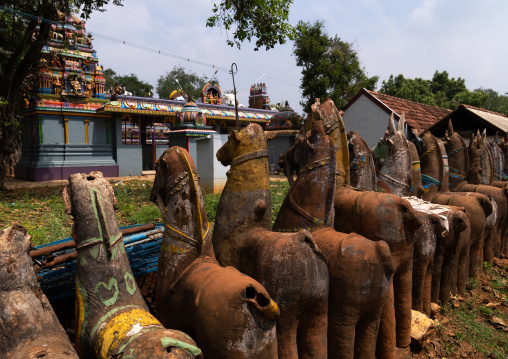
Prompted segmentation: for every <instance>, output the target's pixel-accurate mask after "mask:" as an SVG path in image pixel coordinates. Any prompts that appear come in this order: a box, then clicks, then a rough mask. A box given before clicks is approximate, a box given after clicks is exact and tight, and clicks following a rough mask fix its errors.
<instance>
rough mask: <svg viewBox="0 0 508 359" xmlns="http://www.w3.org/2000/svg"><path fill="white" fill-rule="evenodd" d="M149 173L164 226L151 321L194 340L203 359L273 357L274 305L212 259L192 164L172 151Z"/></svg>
mask: <svg viewBox="0 0 508 359" xmlns="http://www.w3.org/2000/svg"><path fill="white" fill-rule="evenodd" d="M155 168H156V171H157V172H156V175H155V181H154V184H153V189H152V193H151V196H150V199H151V200H152V201H153V202H154V203H156V204H157V206H158V207H159V209H160V211H161V214H162V217H163V219H164V224H165V230H164V239H163V242H162V250H161V253H160V257H159V270H158V275H157V285H156V301H155V305H156V312H157V317H158V318H159V320H160V321H161V323H162V324H164V325H165V326H166V327H168V328H176V329H182V330H184V329H185V330H187V331H188V332H191V333H193V334H194V336H195V338H196V342H197V343H198V345H199V347H200V348H201V350H202V351H203V355H204V357H205V358H235V359H237V358H238V359H239V358H276V357H277V338H276V329H275V318H276V317H277V316H278V315H279V310H278V308H277V305H276V304H275V303H274V302H273V300H271V298H270V296H269V294H268V293H267V292H266V290H265V289H264V288H263V287H262V286H261V284H259V283H258V282H257V281H255V280H254V279H252V278H250V277H248V276H246V275H244V274H242V273H240V272H239V271H238V270H237V269H235V268H232V267H226V268H224V267H221V266H220V265H219V263H218V262H217V261H216V260H215V255H214V253H213V248H212V241H211V235H210V224H209V223H208V219H207V216H206V212H205V208H204V202H203V195H202V192H201V187H200V185H199V176H198V174H197V172H196V167H195V165H194V162H193V160H192V157H191V156H190V155H189V153H188V152H187V151H186V150H185V149H183V148H180V147H171V148H170V149H168V150H167V151H165V152H164V153H163V154H162V156H161V157H160V158H159V160H158V161H157V162H156V165H155Z"/></svg>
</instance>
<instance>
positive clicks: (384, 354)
mask: <svg viewBox="0 0 508 359" xmlns="http://www.w3.org/2000/svg"><path fill="white" fill-rule="evenodd" d="M393 294H394V293H393V280H392V281H390V287H389V289H388V298H387V299H386V302H385V305H384V307H383V312H382V313H381V320H380V323H379V332H378V336H377V345H376V357H377V359H395V353H396V351H395V341H396V335H395V306H394V302H393V301H394V297H393Z"/></svg>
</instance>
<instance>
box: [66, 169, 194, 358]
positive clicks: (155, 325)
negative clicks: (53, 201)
mask: <svg viewBox="0 0 508 359" xmlns="http://www.w3.org/2000/svg"><path fill="white" fill-rule="evenodd" d="M63 197H64V202H65V205H66V209H65V211H66V213H67V214H70V215H72V217H73V219H74V225H73V237H74V241H75V242H76V245H77V247H76V250H77V252H78V258H77V264H76V313H77V318H76V343H75V346H76V348H77V350H78V353H79V355H80V356H81V357H83V358H104V359H106V358H127V357H131V358H194V357H196V356H198V355H200V353H201V351H200V350H199V349H198V348H197V347H196V346H195V343H194V341H193V340H192V339H191V338H190V337H189V336H187V335H186V334H184V333H182V332H179V331H176V330H169V329H165V328H164V327H163V326H162V324H161V323H160V322H159V321H158V320H157V319H155V317H154V316H152V315H151V314H150V313H149V311H148V308H147V306H146V304H145V302H144V300H143V297H142V295H141V292H140V291H139V289H138V287H137V285H136V281H135V279H134V277H133V275H132V271H131V268H130V265H129V260H128V258H127V254H126V251H125V246H124V243H123V240H122V235H121V233H120V229H119V228H118V224H117V221H116V218H115V213H114V208H113V206H114V205H116V198H115V195H114V193H113V189H112V187H111V185H110V184H109V182H108V181H106V180H105V179H104V178H103V177H102V173H101V172H91V173H89V174H88V175H86V174H73V175H71V176H70V177H69V184H68V185H67V186H66V187H65V189H64V192H63Z"/></svg>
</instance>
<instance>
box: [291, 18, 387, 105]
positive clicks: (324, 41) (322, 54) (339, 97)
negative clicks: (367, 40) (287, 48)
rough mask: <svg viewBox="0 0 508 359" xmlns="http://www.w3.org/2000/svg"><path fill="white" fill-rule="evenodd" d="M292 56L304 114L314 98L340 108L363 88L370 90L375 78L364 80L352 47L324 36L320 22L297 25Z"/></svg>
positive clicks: (364, 75) (364, 74)
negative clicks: (299, 74) (298, 72)
mask: <svg viewBox="0 0 508 359" xmlns="http://www.w3.org/2000/svg"><path fill="white" fill-rule="evenodd" d="M293 54H294V55H295V58H296V64H297V66H299V67H302V83H301V86H300V88H301V89H302V97H303V99H302V101H301V102H300V104H301V105H302V106H303V108H304V111H306V112H310V106H311V105H312V104H313V103H314V99H315V98H321V99H322V100H324V99H325V98H328V97H329V98H331V99H332V100H333V101H334V102H335V105H336V106H337V108H341V107H344V106H345V105H346V104H347V102H348V101H349V99H351V97H353V96H354V95H355V94H356V93H357V92H358V91H359V90H360V89H362V88H363V87H365V88H367V89H369V90H374V88H375V87H376V83H377V81H378V79H379V77H378V76H372V77H368V76H367V74H366V72H365V69H364V68H363V67H361V64H360V59H359V58H358V53H357V52H356V51H355V49H354V46H353V44H352V43H348V42H345V41H342V40H341V39H340V38H339V37H338V36H335V37H330V36H329V35H327V34H326V32H325V27H324V24H323V22H321V21H316V22H315V23H314V24H310V23H308V22H303V21H300V22H299V23H298V25H297V27H296V36H295V42H294V46H293Z"/></svg>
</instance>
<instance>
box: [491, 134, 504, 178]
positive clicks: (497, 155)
mask: <svg viewBox="0 0 508 359" xmlns="http://www.w3.org/2000/svg"><path fill="white" fill-rule="evenodd" d="M491 148H492V157H493V159H494V163H493V165H494V173H493V177H494V181H502V180H503V170H504V167H505V166H506V163H505V159H504V154H503V150H501V147H499V145H498V144H497V143H493V144H492V145H491Z"/></svg>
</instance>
